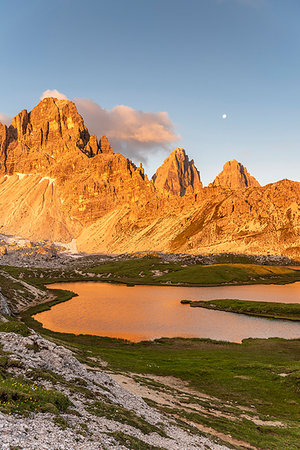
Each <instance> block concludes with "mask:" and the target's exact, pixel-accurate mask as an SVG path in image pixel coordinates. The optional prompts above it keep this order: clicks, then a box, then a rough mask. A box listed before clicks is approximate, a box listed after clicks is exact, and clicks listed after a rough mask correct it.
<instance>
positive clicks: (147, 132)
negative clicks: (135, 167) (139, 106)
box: [74, 98, 180, 162]
mask: <svg viewBox="0 0 300 450" xmlns="http://www.w3.org/2000/svg"><path fill="white" fill-rule="evenodd" d="M74 102H75V104H76V106H77V109H78V111H79V113H80V114H81V115H82V117H83V118H84V121H85V123H86V126H87V128H88V129H89V131H90V133H91V134H96V135H97V136H98V137H100V136H102V135H105V136H107V137H108V139H109V140H110V142H111V144H112V146H113V148H114V150H115V151H118V152H121V153H124V154H126V155H127V156H128V157H130V158H133V159H135V160H137V161H143V162H145V161H146V160H147V159H148V157H149V156H150V154H151V153H154V152H157V151H158V150H165V151H168V150H170V145H171V144H172V143H173V142H175V141H177V140H178V139H179V138H180V136H178V135H176V134H175V131H174V126H173V124H172V122H171V120H170V118H169V116H168V113H166V112H158V113H154V112H143V111H139V110H136V109H133V108H131V107H129V106H125V105H117V106H115V107H114V108H112V109H111V110H107V109H105V108H102V107H101V106H100V105H98V104H97V103H95V102H94V101H92V100H90V99H84V98H75V99H74Z"/></svg>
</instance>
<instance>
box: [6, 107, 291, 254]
mask: <svg viewBox="0 0 300 450" xmlns="http://www.w3.org/2000/svg"><path fill="white" fill-rule="evenodd" d="M299 205H300V183H297V182H293V181H288V180H283V181H280V182H278V183H273V184H269V185H267V186H264V187H260V186H259V184H258V182H257V181H256V180H255V178H253V177H251V176H250V175H249V174H248V172H247V170H246V169H245V168H244V167H243V166H242V165H241V164H239V163H237V162H236V161H231V162H230V163H227V164H225V166H224V170H223V172H222V173H221V174H220V175H219V176H218V177H217V178H216V180H215V182H214V183H213V184H212V185H210V186H209V187H207V188H203V187H202V183H201V181H200V176H199V172H198V171H197V169H196V168H195V166H194V163H193V161H189V159H188V157H187V155H186V154H185V152H184V150H183V149H176V150H175V151H174V152H173V153H171V155H170V156H169V158H167V159H166V161H165V162H164V164H163V165H162V166H161V167H160V168H159V169H158V170H157V172H156V174H155V176H154V178H153V181H152V180H151V181H149V180H148V178H147V176H146V175H145V174H144V170H143V168H142V167H136V166H135V165H134V164H133V163H132V162H131V161H130V160H128V159H127V158H125V157H124V156H122V155H120V154H119V153H114V152H113V149H112V148H111V146H110V143H109V141H108V140H107V138H106V137H102V138H101V139H100V141H99V142H98V141H97V138H96V136H90V134H89V132H88V130H87V128H86V127H85V125H84V123H83V120H82V118H81V116H80V115H79V114H78V112H77V110H76V107H75V105H74V104H73V103H72V102H70V101H68V100H57V99H53V98H47V99H44V100H42V101H41V102H40V104H39V105H37V106H36V107H35V108H34V109H33V110H32V111H31V112H29V113H27V111H25V110H23V111H22V112H21V113H20V114H18V115H17V116H16V117H15V118H14V119H13V122H12V125H11V126H10V127H8V128H7V127H6V126H5V125H2V124H0V233H4V234H5V233H7V234H17V235H20V236H23V237H26V238H30V239H39V240H41V239H49V240H53V241H64V242H68V241H70V240H72V239H76V240H77V246H78V249H79V250H81V251H86V252H108V253H119V252H135V251H141V250H157V251H165V252H186V253H211V252H219V253H221V252H238V253H255V254H268V253H269V254H276V255H280V254H282V255H287V256H291V257H296V256H300V209H299Z"/></svg>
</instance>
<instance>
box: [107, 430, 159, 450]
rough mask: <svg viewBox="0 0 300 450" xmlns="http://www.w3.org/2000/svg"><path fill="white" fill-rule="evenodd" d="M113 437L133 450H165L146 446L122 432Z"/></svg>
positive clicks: (115, 433) (114, 434)
mask: <svg viewBox="0 0 300 450" xmlns="http://www.w3.org/2000/svg"><path fill="white" fill-rule="evenodd" d="M111 436H113V438H114V439H115V440H116V441H117V442H118V443H119V444H120V445H123V446H124V447H126V448H130V449H131V450H163V449H162V448H161V447H153V445H149V444H146V443H145V442H143V441H141V440H140V439H138V438H137V437H134V436H130V435H129V434H126V433H123V432H122V431H115V432H113V433H111Z"/></svg>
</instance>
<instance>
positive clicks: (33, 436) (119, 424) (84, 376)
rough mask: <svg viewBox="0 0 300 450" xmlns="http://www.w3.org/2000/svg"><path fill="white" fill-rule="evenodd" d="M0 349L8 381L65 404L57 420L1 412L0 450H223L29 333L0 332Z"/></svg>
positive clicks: (39, 414)
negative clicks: (51, 393) (40, 389)
mask: <svg viewBox="0 0 300 450" xmlns="http://www.w3.org/2000/svg"><path fill="white" fill-rule="evenodd" d="M0 344H1V346H2V351H3V352H5V354H7V355H9V359H10V360H12V361H13V362H12V363H11V364H10V369H9V374H10V375H11V376H14V377H23V378H25V379H29V380H31V381H30V383H33V381H32V379H34V384H33V386H41V385H42V386H44V387H45V388H46V389H55V390H59V391H60V392H62V393H63V394H64V395H65V396H67V397H68V399H69V401H70V407H69V408H68V410H66V411H65V412H64V413H61V414H60V415H59V419H58V416H57V414H53V413H51V412H31V413H29V415H27V416H22V415H19V414H10V413H9V414H3V413H1V412H0V440H1V448H2V449H7V450H8V449H12V448H22V449H49V450H50V449H51V450H52V449H54V448H56V449H68V450H69V449H84V450H85V449H104V448H105V449H119V448H120V449H125V448H141V449H143V448H145V449H146V448H162V449H170V450H175V449H178V450H179V449H180V450H182V449H189V450H192V449H198V450H199V449H207V448H209V449H216V450H221V449H224V450H225V448H226V447H224V446H222V445H219V444H217V443H215V442H213V441H212V440H210V439H208V438H206V437H204V436H201V435H200V434H199V432H198V431H197V429H195V428H193V427H192V426H191V427H190V429H188V428H185V429H183V428H182V426H181V427H180V425H179V424H178V423H176V420H174V417H172V418H171V417H168V416H167V415H165V414H162V413H160V412H159V411H158V410H156V409H154V408H152V407H150V406H148V405H147V403H146V402H145V401H144V400H143V399H142V398H141V397H139V396H137V395H134V394H132V393H130V392H129V391H128V390H126V389H124V388H123V387H121V386H120V385H119V384H118V383H117V382H116V381H115V380H114V379H113V378H112V377H111V376H110V375H108V374H107V373H105V372H103V371H100V370H99V369H98V370H92V368H91V367H85V366H84V365H83V364H81V363H80V362H79V361H78V360H77V359H76V358H75V357H74V356H73V355H72V353H71V351H70V350H68V349H66V348H64V347H62V346H58V345H56V344H55V343H53V342H50V341H48V340H46V339H44V338H42V337H41V336H39V335H38V334H36V333H34V332H32V333H31V334H30V335H29V336H27V337H24V336H20V335H18V334H15V333H0ZM0 388H1V383H0ZM134 445H135V446H134Z"/></svg>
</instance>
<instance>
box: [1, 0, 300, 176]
mask: <svg viewBox="0 0 300 450" xmlns="http://www.w3.org/2000/svg"><path fill="white" fill-rule="evenodd" d="M299 17H300V1H299V0H287V1H283V0H151V1H149V0H147V1H146V0H126V1H125V0H110V1H102V0H85V1H84V2H82V1H78V0H51V2H47V1H46V0H44V1H43V0H27V1H26V2H24V1H23V0H22V1H21V0H15V1H14V2H9V1H5V0H4V1H2V2H1V18H2V21H1V27H0V42H1V44H2V45H1V64H0V92H1V95H0V121H1V122H7V123H9V121H10V118H11V117H13V116H14V115H16V114H17V113H18V112H19V111H21V110H22V109H24V108H25V109H27V110H30V109H32V108H33V107H34V106H35V105H36V104H37V103H38V102H39V101H40V98H42V97H43V95H47V93H46V94H44V93H45V91H48V94H49V91H50V95H51V93H52V91H53V90H57V91H58V93H59V94H58V95H62V96H65V97H66V98H68V99H71V100H74V101H75V103H76V105H77V107H78V110H79V111H80V113H81V114H82V115H83V117H84V120H85V122H86V124H87V126H88V128H89V129H90V131H91V132H96V133H97V134H98V135H99V137H100V136H101V134H106V135H108V137H109V138H110V139H111V140H112V144H113V147H114V150H116V151H120V152H123V153H124V154H126V156H129V157H130V158H131V159H133V160H134V162H135V163H139V162H140V161H142V162H143V165H144V166H145V169H146V172H147V173H148V175H150V176H151V175H152V174H153V173H154V171H155V170H156V168H157V167H158V166H159V165H160V164H161V163H162V162H163V160H164V159H165V158H166V157H167V156H168V154H169V152H170V151H172V150H173V149H174V148H176V147H183V148H185V150H186V152H187V154H188V155H189V157H190V158H191V159H192V158H193V159H194V161H195V164H196V167H197V168H198V169H199V171H200V175H201V179H202V181H203V182H204V184H208V183H209V182H211V181H213V179H214V178H215V176H216V175H217V174H218V173H219V172H220V171H221V169H222V166H223V164H224V163H225V162H226V161H228V160H231V159H234V158H235V159H237V160H238V161H240V162H241V163H242V164H244V165H245V166H246V167H247V168H248V170H249V171H250V173H251V174H252V175H254V176H255V177H256V178H257V179H258V181H260V182H261V184H267V183H270V182H274V181H277V180H280V179H283V178H289V179H293V180H296V181H300V177H299V166H300V151H299V150H300V57H299V54H300V51H299V50H300V27H299ZM224 114H226V115H227V117H226V118H222V116H223V115H224Z"/></svg>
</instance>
